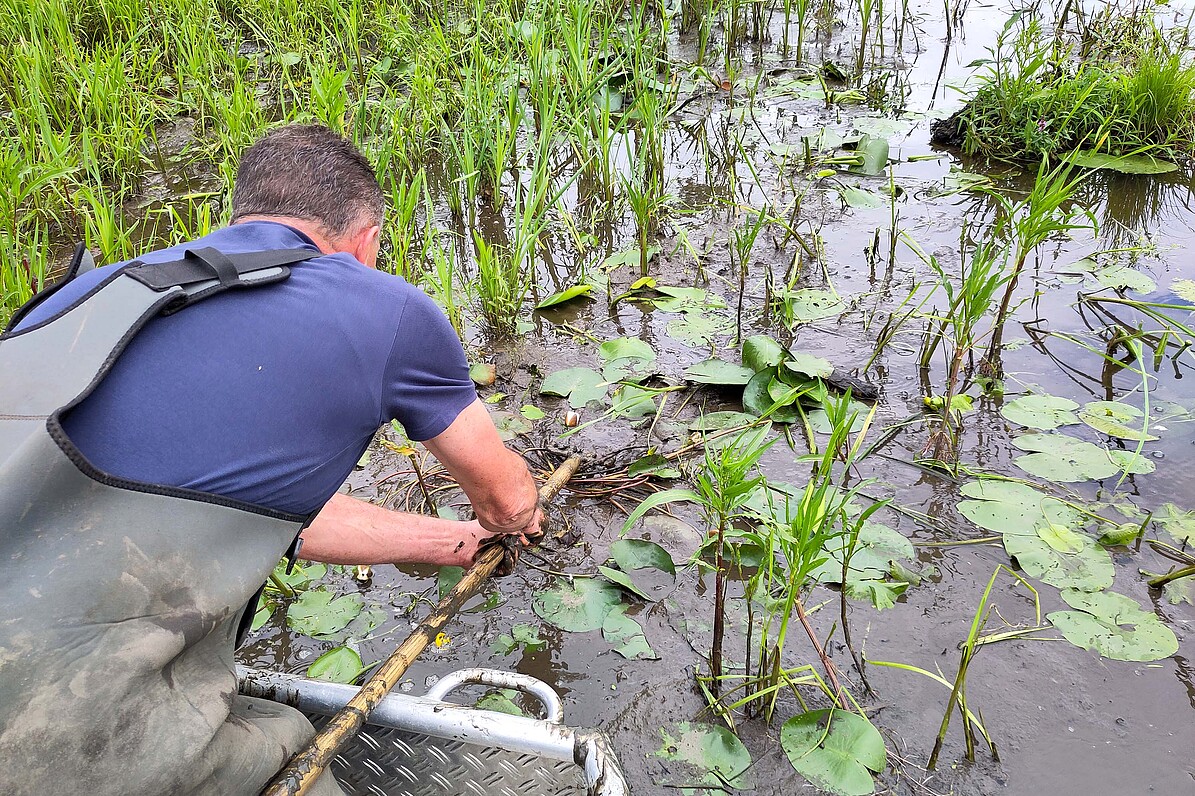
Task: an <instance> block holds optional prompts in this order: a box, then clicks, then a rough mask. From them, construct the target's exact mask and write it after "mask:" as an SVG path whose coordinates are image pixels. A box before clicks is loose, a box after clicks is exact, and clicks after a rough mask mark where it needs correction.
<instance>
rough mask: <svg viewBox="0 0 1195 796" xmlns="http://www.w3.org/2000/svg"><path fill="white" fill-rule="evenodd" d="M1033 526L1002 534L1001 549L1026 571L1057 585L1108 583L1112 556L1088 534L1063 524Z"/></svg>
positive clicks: (1084, 586)
mask: <svg viewBox="0 0 1195 796" xmlns="http://www.w3.org/2000/svg"><path fill="white" fill-rule="evenodd" d="M1034 530H1035V531H1036V533H1006V534H1004V549H1005V550H1006V551H1007V552H1008V554H1009V555H1010V556H1012V557H1013V558H1015V559H1016V560H1017V563H1018V564H1020V565H1021V569H1023V570H1025V572H1027V573H1028V574H1029V575H1031V576H1032V577H1035V578H1037V579H1039V580H1041V581H1042V582H1044V583H1048V584H1050V585H1051V586H1055V587H1057V588H1059V589H1065V588H1072V589H1077V590H1080V591H1099V590H1100V589H1106V588H1108V587H1109V586H1111V585H1112V578H1113V575H1114V571H1113V568H1112V557H1111V556H1109V555H1108V551H1107V550H1105V549H1104V548H1102V547H1100V546H1099V545H1098V544H1096V543H1095V540H1094V539H1092V538H1091V537H1090V536H1087V535H1086V534H1082V533H1075V532H1074V531H1072V530H1070V529H1069V528H1067V527H1066V526H1065V525H1053V524H1046V525H1039V526H1038V527H1037V528H1035V529H1034Z"/></svg>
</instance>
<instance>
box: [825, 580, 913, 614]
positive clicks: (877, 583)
mask: <svg viewBox="0 0 1195 796" xmlns="http://www.w3.org/2000/svg"><path fill="white" fill-rule="evenodd" d="M909 585H910V584H909V582H908V581H899V580H898V581H890V580H877V579H875V578H865V579H862V580H848V581H847V582H846V583H845V584H844V585H843V587H842V588H843V590H844V591H846V596H847V597H850V598H851V599H852V600H861V601H865V602H869V603H871V604H872V605H873V606H874V607H875V609H876V610H877V611H883V610H884V609H885V608H892V607H893V606H895V605H896V598H897V597H899V596H900V595H902V594H904V593H905V592H906V591H908V589H909Z"/></svg>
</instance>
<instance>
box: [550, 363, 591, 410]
mask: <svg viewBox="0 0 1195 796" xmlns="http://www.w3.org/2000/svg"><path fill="white" fill-rule="evenodd" d="M539 391H540V394H542V395H559V396H560V397H562V398H568V403H569V406H571V407H572V408H574V409H583V408H584V407H585V406H586V405H587V404H589V403H592V402H594V401H601V400H603V399H605V397H606V380H605V379H604V378H603V377H602V374H600V373H598V372H597V371H596V370H593V369H592V368H565V369H564V370H558V371H556V372H555V373H552V374H549V375H548V377H547V378H546V379H544V383H543V384H542V385H540V388H539Z"/></svg>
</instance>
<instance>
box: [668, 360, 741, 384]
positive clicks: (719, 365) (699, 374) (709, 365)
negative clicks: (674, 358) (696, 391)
mask: <svg viewBox="0 0 1195 796" xmlns="http://www.w3.org/2000/svg"><path fill="white" fill-rule="evenodd" d="M753 375H754V371H753V370H751V369H750V368H745V367H743V366H742V365H735V364H734V363H732V362H727V361H725V360H722V359H707V360H705V361H704V362H698V363H697V364H696V365H690V366H689V367H687V368H685V378H686V379H687V380H688V381H691V382H696V383H697V384H721V385H745V384H746V383H747V382H749V381H751V376H753Z"/></svg>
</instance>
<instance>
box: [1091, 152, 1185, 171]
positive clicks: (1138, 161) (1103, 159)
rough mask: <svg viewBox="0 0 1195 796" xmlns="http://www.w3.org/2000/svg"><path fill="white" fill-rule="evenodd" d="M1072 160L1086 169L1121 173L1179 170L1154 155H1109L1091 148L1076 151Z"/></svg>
mask: <svg viewBox="0 0 1195 796" xmlns="http://www.w3.org/2000/svg"><path fill="white" fill-rule="evenodd" d="M1071 162H1072V163H1074V164H1075V165H1076V166H1082V167H1083V168H1085V169H1108V170H1110V171H1119V172H1120V173H1121V174H1167V173H1169V172H1172V171H1177V170H1178V166H1177V165H1176V164H1174V163H1171V162H1169V161H1167V160H1161V159H1159V158H1155V157H1154V156H1153V155H1107V154H1104V153H1103V152H1093V151H1091V150H1089V149H1088V150H1080V151H1078V152H1076V153H1075V154H1074V155H1073V156H1072V157H1071Z"/></svg>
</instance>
